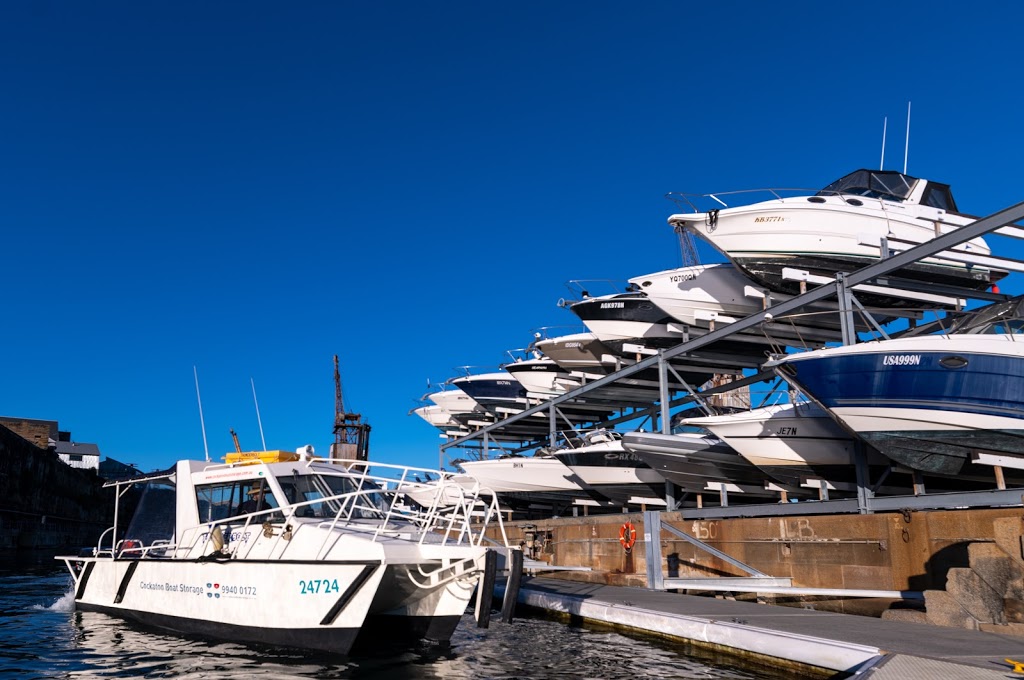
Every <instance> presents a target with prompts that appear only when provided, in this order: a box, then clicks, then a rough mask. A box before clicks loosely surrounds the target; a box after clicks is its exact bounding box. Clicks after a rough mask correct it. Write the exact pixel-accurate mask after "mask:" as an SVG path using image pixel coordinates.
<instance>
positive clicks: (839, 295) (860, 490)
mask: <svg viewBox="0 0 1024 680" xmlns="http://www.w3.org/2000/svg"><path fill="white" fill-rule="evenodd" d="M1021 219H1024V202H1022V203H1017V204H1015V205H1012V206H1010V207H1008V208H1005V209H1003V210H1001V211H999V212H996V213H993V214H991V215H989V216H988V217H984V218H979V219H977V220H975V221H974V222H972V223H970V224H967V225H965V226H963V227H960V228H958V229H956V230H953V231H951V232H948V233H946V234H942V235H939V236H936V237H935V238H934V239H932V240H929V241H926V242H924V243H921V244H920V245H917V246H914V247H911V248H908V249H907V250H904V251H902V252H893V251H892V250H891V249H890V248H889V245H888V243H887V242H886V239H884V238H883V239H882V240H881V242H880V243H879V244H878V247H879V254H880V257H881V259H880V260H879V261H878V262H875V263H873V264H870V265H868V266H866V267H863V268H861V269H858V270H856V271H853V272H850V273H839V274H837V275H836V277H835V279H834V280H832V279H828V278H826V277H820V276H810V275H808V274H807V273H806V272H801V271H798V270H788V271H787V272H786V276H787V277H788V278H791V279H793V280H798V281H801V280H802V281H803V282H804V284H806V283H813V284H818V285H817V287H815V288H812V289H810V290H807V291H806V292H802V293H801V294H800V295H797V296H795V297H793V298H791V299H789V300H786V301H784V302H779V303H777V304H772V305H770V306H768V307H766V308H765V312H764V313H760V312H759V313H755V314H752V315H750V316H748V317H745V318H742V319H739V320H737V321H735V322H733V323H730V324H727V325H724V326H721V327H719V328H715V329H713V330H711V331H710V332H708V333H706V334H705V335H702V336H700V337H696V338H693V339H688V340H686V341H684V342H682V343H681V344H679V345H676V346H674V347H672V348H669V349H661V350H657V351H656V352H655V351H652V350H647V353H648V354H653V356H648V357H647V358H644V359H642V360H639V361H637V362H636V363H634V364H632V365H629V366H626V367H624V368H621V369H620V370H618V371H615V372H614V373H609V374H608V375H604V376H602V377H599V378H596V379H594V380H592V381H590V382H587V383H585V384H583V385H582V386H580V387H578V388H575V389H573V390H571V391H568V392H565V393H563V394H560V395H557V396H554V397H550V398H547V399H545V400H544V401H542V402H540V403H537V404H536V405H533V406H529V407H528V408H526V409H524V410H522V411H519V412H516V413H510V414H507V415H504V414H503V415H504V417H502V418H501V419H497V420H496V422H491V423H489V424H485V425H481V426H479V429H477V430H476V431H474V432H471V433H468V434H464V435H462V436H458V437H454V438H450V439H449V441H447V442H445V443H443V444H442V445H441V447H440V450H441V465H442V467H443V464H444V455H445V452H446V451H447V450H448V449H451V448H453V447H463V448H473V447H479V448H480V450H482V451H484V452H486V451H489V450H490V448H491V447H492V446H495V445H496V446H498V447H501V444H502V442H506V443H507V442H515V441H518V442H519V448H518V449H517V451H522V450H528V449H531V448H535V447H537V446H540V445H541V444H542V443H543V441H544V440H545V439H549V440H551V441H553V440H554V437H555V433H556V432H557V431H558V430H560V429H565V428H564V427H560V426H559V423H569V426H570V427H571V428H574V429H575V428H577V426H578V425H579V424H580V423H581V422H582V421H581V420H580V418H579V417H576V418H570V417H567V416H566V414H565V413H564V410H567V409H569V408H570V407H573V406H576V405H584V406H586V405H587V404H591V408H595V411H594V412H595V414H597V413H601V411H600V410H598V409H597V408H596V406H602V407H604V408H606V409H607V408H608V407H609V405H611V404H614V403H615V398H616V392H617V391H621V390H623V388H624V387H625V388H628V391H629V393H630V394H631V395H632V397H633V398H632V399H631V400H630V401H628V402H626V403H622V402H620V403H619V408H618V409H617V410H616V411H615V412H614V413H613V415H612V417H608V418H606V419H599V418H598V417H596V416H595V419H594V420H593V421H591V422H592V424H591V425H590V426H591V427H613V426H615V425H617V424H619V423H623V422H630V421H635V420H639V419H641V418H651V419H652V420H653V419H654V418H658V419H659V420H660V429H661V432H662V433H664V434H670V433H671V431H670V411H671V409H672V408H675V407H677V406H681V405H683V404H686V403H692V402H696V403H697V404H698V405H702V404H703V403H704V402H703V399H704V398H705V397H708V396H712V395H714V394H719V393H724V392H728V391H732V390H735V389H737V388H741V387H744V386H749V385H751V384H754V383H758V382H762V381H765V380H767V379H769V378H771V377H772V376H773V375H774V373H773V372H772V371H770V370H768V371H765V370H760V371H759V372H757V373H756V374H755V375H748V376H746V377H743V378H741V379H738V380H735V381H733V382H729V383H727V384H725V385H722V386H717V387H713V388H710V389H705V390H702V391H700V392H697V391H696V390H695V389H693V388H692V387H691V386H690V385H688V384H687V383H686V382H685V381H684V380H682V379H681V378H680V376H679V373H678V372H677V370H676V368H677V366H675V365H673V360H686V359H688V358H690V357H687V355H688V354H689V353H691V352H693V351H694V350H698V349H700V348H702V347H705V346H708V345H711V344H713V343H715V342H717V341H720V340H724V339H726V338H729V337H730V336H732V335H733V334H736V333H739V332H741V331H745V330H752V329H753V330H758V329H760V330H762V331H769V330H770V328H769V327H770V325H771V324H772V322H773V320H777V319H782V318H783V317H785V316H786V315H788V314H792V313H794V312H797V311H798V310H801V309H803V308H805V307H807V306H808V305H810V304H812V303H814V302H817V301H820V300H825V299H828V298H835V299H836V300H837V301H838V313H839V315H840V327H841V335H842V342H843V344H854V343H856V342H857V332H856V326H855V323H854V321H855V316H854V315H855V313H857V312H858V311H859V312H861V313H863V314H864V316H865V317H866V318H867V319H868V320H869V322H870V323H871V325H873V326H874V329H875V330H876V331H877V332H878V333H880V335H881V336H882V337H883V338H888V335H887V334H886V332H885V331H884V330H883V329H882V328H881V327H880V326H879V325H878V324H877V323H875V322H874V320H873V319H872V318H871V315H870V314H869V313H867V310H865V308H864V306H863V305H862V304H861V303H860V302H859V301H858V300H857V298H856V293H858V292H864V293H876V294H877V293H882V294H890V295H894V296H896V297H900V298H905V299H908V300H917V301H919V302H922V303H925V304H930V305H932V308H936V307H935V306H936V305H940V306H941V305H943V304H945V305H946V309H947V311H948V308H949V307H953V308H955V309H957V310H962V308H963V304H965V302H966V300H969V299H970V300H982V301H988V302H1000V301H1006V300H1009V299H1010V298H1011V297H1012V296H1010V295H1006V294H1002V293H998V292H986V291H978V290H973V289H961V288H958V287H951V286H947V285H938V284H926V283H921V282H909V281H904V280H900V281H899V282H898V283H896V282H895V281H894V282H893V285H894V286H897V285H898V289H895V288H893V287H892V286H890V285H889V281H888V280H886V279H885V277H886V276H887V275H889V274H891V273H893V272H895V271H897V270H899V269H901V268H903V267H906V266H907V265H909V264H912V263H914V262H917V261H919V260H922V259H924V258H928V257H932V258H937V259H942V260H947V261H950V262H956V263H960V264H968V265H970V264H976V265H979V266H990V267H998V268H1002V269H1005V270H1007V271H1009V272H1018V273H1020V272H1024V261H1020V260H1013V259H1007V258H1000V257H994V256H987V255H973V254H969V253H962V252H952V251H951V250H950V249H951V248H953V247H954V246H956V245H959V244H961V243H963V242H965V241H969V240H971V239H973V238H976V237H979V236H983V235H985V234H989V233H995V234H998V235H1001V236H1008V237H1011V238H1015V239H1021V240H1024V228H1021V227H1020V226H1018V225H1017V224H1015V223H1016V222H1018V221H1019V220H1021ZM900 245H901V246H902V245H903V244H900ZM944 251H947V252H944ZM805 289H806V285H801V290H805ZM950 303H953V304H950ZM940 308H941V307H940ZM776 323H777V321H776ZM911 323H912V324H913V323H916V321H912V322H911ZM766 334H767V333H766ZM637 350H638V351H643V348H639V347H638V348H637ZM692 358H693V359H694V360H695V361H696V362H697V363H698V364H700V363H701V362H702V359H701V358H700V357H699V356H697V357H692ZM683 370H685V369H683ZM650 371H654V372H656V374H657V377H658V380H657V381H656V383H655V384H653V385H650V384H648V385H646V394H647V399H646V401H644V400H642V399H638V398H637V397H638V395H640V394H643V393H644V391H643V390H639V389H638V388H636V387H634V386H633V385H631V384H630V383H636V382H637V381H636V377H637V375H638V374H640V373H641V372H650ZM627 380H628V381H629V382H624V381H627ZM673 393H674V394H680V393H682V394H681V396H677V397H675V398H673ZM605 413H608V411H605ZM545 414H546V415H547V418H546V423H544V424H546V426H547V427H546V428H544V427H542V426H541V423H543V422H544V421H545V419H544V415H545ZM527 419H532V422H531V421H529V420H527ZM524 421H525V422H524ZM527 423H529V424H530V427H525V428H524V427H523V426H524V425H525V424H527ZM517 428H518V429H517ZM531 435H532V440H531ZM855 458H856V460H857V465H856V473H857V497H856V498H850V499H845V500H827V495H823V497H822V500H821V502H815V503H773V504H763V505H740V506H728V504H727V501H726V499H725V498H724V497H723V501H724V502H723V504H722V506H721V507H708V508H699V507H698V508H696V509H694V508H686V509H682V508H681V507H680V505H679V503H678V502H677V501H676V498H675V490H674V489H673V488H672V485H671V484H670V483H666V502H667V505H668V508H667V509H668V510H680V511H681V512H682V513H683V515H684V517H685V518H687V519H702V518H725V517H741V516H742V517H750V516H771V515H789V514H832V513H873V512H885V511H899V510H906V509H925V508H954V507H956V508H959V507H972V506H993V505H1022V504H1024V489H1006V488H1005V484H1004V483H1002V475H1001V469H1000V467H998V466H1000V465H1002V466H1006V467H1011V466H1012V467H1020V468H1024V458H1021V459H1020V460H1015V459H1011V458H1010V457H1006V456H1003V457H998V459H989V460H984V459H982V460H980V461H979V462H982V463H987V464H989V465H992V466H994V469H995V475H994V478H995V485H996V486H997V487H998V488H994V489H991V490H985V491H970V492H954V493H924V488H923V485H918V484H915V491H917V492H918V493H916V494H915V495H913V496H887V497H876V496H875V495H874V492H873V490H872V486H871V483H870V481H871V480H870V478H869V474H868V468H867V464H866V455H865V451H864V447H863V445H862V444H859V445H858V447H857V452H856V455H855ZM916 481H918V480H917V479H915V482H916Z"/></svg>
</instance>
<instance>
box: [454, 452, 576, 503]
mask: <svg viewBox="0 0 1024 680" xmlns="http://www.w3.org/2000/svg"><path fill="white" fill-rule="evenodd" d="M459 467H461V468H462V469H463V471H464V472H465V473H466V474H467V475H469V476H470V477H472V478H473V479H475V480H477V481H478V482H479V483H480V486H481V487H482V488H484V489H487V490H489V491H494V492H495V493H518V492H530V493H535V492H547V491H573V492H579V493H581V494H583V493H584V486H583V484H582V480H580V478H579V477H578V476H577V475H576V473H574V472H573V471H572V470H570V469H569V468H568V467H566V465H565V464H564V463H563V462H562V461H560V460H559V459H557V458H555V457H553V456H551V455H550V454H547V453H546V452H540V451H539V452H538V453H537V454H535V455H533V456H521V455H515V454H512V455H503V456H499V457H497V458H484V459H481V460H467V461H460V462H459Z"/></svg>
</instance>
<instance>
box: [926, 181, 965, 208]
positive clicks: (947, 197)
mask: <svg viewBox="0 0 1024 680" xmlns="http://www.w3.org/2000/svg"><path fill="white" fill-rule="evenodd" d="M921 205H927V206H931V207H932V208H938V209H939V210H945V211H946V212H957V210H956V203H955V202H954V201H953V192H952V191H950V189H949V187H948V186H946V185H945V184H936V183H934V182H932V183H929V184H928V188H926V189H925V192H924V196H922V197H921Z"/></svg>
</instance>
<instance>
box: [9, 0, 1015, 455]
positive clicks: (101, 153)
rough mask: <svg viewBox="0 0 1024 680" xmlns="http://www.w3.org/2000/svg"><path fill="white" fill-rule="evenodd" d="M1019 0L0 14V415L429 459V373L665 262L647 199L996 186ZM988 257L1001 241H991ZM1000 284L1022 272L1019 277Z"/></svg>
mask: <svg viewBox="0 0 1024 680" xmlns="http://www.w3.org/2000/svg"><path fill="white" fill-rule="evenodd" d="M1021 18H1022V11H1021V9H1020V8H1019V7H1018V6H1017V5H1015V4H1013V3H974V4H969V5H964V4H962V3H943V2H939V3H935V2H931V3H895V4H894V3H874V2H869V3H860V4H857V5H849V6H846V7H845V8H844V7H840V6H838V5H834V4H822V3H782V4H778V3H776V4H765V3H757V4H755V3H739V2H725V3H704V4H703V5H702V4H698V3H685V2H647V3H634V4H633V5H627V4H625V3H608V2H586V3H582V2H579V3H570V2H562V3H540V2H527V3H496V2H448V3H418V2H416V3H414V2H386V3H383V2H382V3H366V2H359V3H357V2H304V3H276V2H275V3H265V2H224V3H220V2H218V3H198V2H175V3H171V2H149V3H137V2H104V3H84V2H70V1H68V2H45V1H38V0H33V1H28V0H25V1H22V2H8V3H4V4H3V6H2V7H0V62H2V63H0V95H2V98H3V100H2V106H0V120H2V122H3V125H2V128H0V129H2V132H0V159H2V162H0V225H2V226H0V229H2V253H3V257H2V260H0V281H2V283H3V290H4V297H3V319H4V323H3V332H2V334H0V349H2V356H3V357H4V362H3V371H2V373H0V376H2V378H0V415H6V416H18V417H30V418H42V419H55V420H58V421H59V422H60V425H61V428H62V429H65V430H70V431H71V432H72V433H73V436H74V438H75V439H76V440H78V441H85V442H95V443H97V444H99V446H100V449H101V451H102V452H103V453H104V454H105V455H107V456H111V457H113V458H116V459H118V460H121V461H123V462H129V463H136V464H138V465H139V466H140V467H141V468H143V469H153V468H160V467H165V466H167V465H169V464H171V463H172V462H173V461H174V460H175V459H177V458H181V457H192V458H195V457H202V454H203V442H202V434H201V431H200V426H199V416H198V408H197V406H196V395H195V387H194V384H193V375H192V368H193V366H196V367H197V368H198V371H199V378H200V386H201V388H202V397H203V405H204V408H205V416H206V426H207V432H208V436H209V440H210V450H211V454H212V455H214V456H221V455H223V454H224V453H225V452H227V451H228V450H230V449H231V448H232V444H231V439H230V435H229V432H228V430H229V428H232V427H233V428H234V429H235V430H237V431H238V433H239V436H240V438H241V440H242V444H243V446H244V447H245V448H247V449H253V448H258V447H259V443H260V442H259V431H258V428H257V422H256V415H255V411H254V409H253V403H252V393H251V389H250V382H249V381H250V378H252V379H254V380H255V384H256V389H257V393H258V396H259V402H260V410H261V414H262V419H263V426H264V430H265V433H266V438H267V444H268V446H270V447H271V448H287V449H294V448H295V447H297V446H300V445H303V444H313V445H314V446H315V447H317V449H318V451H320V452H323V453H326V451H327V448H328V445H329V444H330V442H331V441H332V440H333V435H332V425H333V419H334V385H333V378H332V371H333V368H332V356H333V355H334V354H338V355H340V359H341V365H342V378H343V383H344V389H345V398H346V401H347V405H348V406H349V407H350V408H351V409H354V410H358V411H360V412H362V413H363V414H364V415H365V416H366V417H367V418H368V419H369V421H370V422H371V424H372V425H373V436H372V444H373V446H372V457H373V458H375V459H377V460H381V461H385V462H394V463H406V464H411V465H424V466H436V465H437V461H438V453H437V446H438V443H439V441H440V440H439V439H438V437H437V433H436V431H435V430H433V428H431V427H430V426H428V425H427V424H426V423H425V422H423V421H421V420H420V419H419V418H417V417H416V416H409V415H407V413H408V411H409V409H411V408H413V407H414V406H415V405H416V403H415V399H416V398H417V397H419V396H420V395H421V394H423V393H424V391H425V384H426V381H427V379H431V380H434V381H441V380H444V379H446V378H448V377H451V376H452V375H453V368H454V367H456V366H461V365H476V366H487V365H496V364H498V363H499V362H500V361H501V360H502V358H503V356H504V354H503V353H504V351H505V350H506V349H509V348H514V347H522V346H523V345H525V344H526V343H527V342H528V341H529V338H530V331H531V329H532V328H534V327H538V326H545V325H556V324H574V323H576V320H575V317H574V316H572V315H571V314H570V313H569V312H568V311H565V310H562V309H559V308H558V307H556V305H555V303H556V301H557V300H558V299H559V297H562V296H563V295H565V294H566V290H565V288H564V286H563V284H564V282H565V281H567V280H570V279H586V278H589V279H593V278H611V279H625V278H627V277H630V276H636V275H640V274H643V273H646V272H651V271H656V270H659V269H664V268H668V267H673V266H678V264H679V255H678V250H677V247H676V242H675V238H674V236H673V234H672V231H671V229H670V228H669V227H668V226H667V225H666V222H665V219H666V217H667V216H668V215H669V214H670V213H672V212H673V204H672V203H670V202H669V201H667V200H666V199H665V198H664V197H663V196H664V194H665V193H666V192H669V191H687V192H706V191H716V190H719V191H722V190H731V189H743V188H757V187H765V186H783V187H819V186H823V185H825V184H826V183H828V182H830V181H832V180H834V179H836V178H838V177H840V176H841V175H843V174H845V173H847V172H849V171H851V170H853V169H856V168H859V167H876V166H877V165H878V163H879V156H880V150H881V148H880V147H881V130H882V120H883V118H884V117H886V116H888V118H889V136H888V138H889V145H888V150H887V153H886V165H887V167H889V168H893V169H900V168H901V167H902V163H903V141H904V138H903V125H904V122H905V115H906V105H907V102H908V101H912V102H913V125H912V132H911V138H910V162H909V168H908V170H909V172H910V174H914V175H917V176H922V177H926V178H930V179H935V180H939V181H944V182H948V183H950V184H951V185H952V186H953V190H954V194H955V196H956V198H957V201H958V202H959V204H960V207H961V208H962V209H963V210H965V211H967V212H970V213H974V214H978V215H986V214H989V213H991V212H994V211H996V210H999V209H1001V208H1004V207H1007V206H1009V205H1012V204H1014V203H1017V202H1019V201H1022V200H1024V189H1022V188H1021V184H1020V160H1019V159H1020V158H1021V157H1024V153H1022V152H1024V140H1022V127H1021V124H1020V119H1021V112H1022V111H1024V106H1022V104H1024V102H1022V98H1024V90H1022V89H1021V88H1020V70H1021V69H1020V67H1021V63H1022V58H1021V56H1020V54H1021V53H1020V47H1019V38H1020V36H1019V26H1020V23H1021ZM990 243H991V244H993V245H995V246H996V248H997V249H998V250H999V251H1000V252H1002V253H1004V254H1009V255H1015V256H1019V254H1018V253H1014V252H1013V247H1014V244H1013V243H1005V242H1003V241H1000V240H998V239H991V238H990ZM1003 288H1004V290H1006V291H1008V292H1021V291H1020V286H1019V284H1017V283H1016V281H1015V279H1010V280H1009V281H1008V282H1007V284H1006V285H1004V286H1003Z"/></svg>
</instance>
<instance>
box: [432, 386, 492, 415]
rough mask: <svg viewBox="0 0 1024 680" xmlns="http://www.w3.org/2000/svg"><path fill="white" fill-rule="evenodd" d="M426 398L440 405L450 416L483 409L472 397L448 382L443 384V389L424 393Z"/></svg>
mask: <svg viewBox="0 0 1024 680" xmlns="http://www.w3.org/2000/svg"><path fill="white" fill-rule="evenodd" d="M426 399H428V400H430V401H432V402H434V403H435V404H436V405H437V406H440V407H441V408H442V409H444V410H445V411H447V412H448V415H450V416H459V415H463V414H466V413H477V412H480V411H482V410H483V409H482V408H481V407H480V404H478V403H477V402H476V401H475V400H474V399H473V397H471V396H469V395H468V394H466V393H465V392H463V391H462V390H461V389H459V388H458V387H456V386H453V385H450V384H445V385H444V388H443V389H441V390H438V391H436V392H431V393H430V394H428V395H426Z"/></svg>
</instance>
